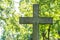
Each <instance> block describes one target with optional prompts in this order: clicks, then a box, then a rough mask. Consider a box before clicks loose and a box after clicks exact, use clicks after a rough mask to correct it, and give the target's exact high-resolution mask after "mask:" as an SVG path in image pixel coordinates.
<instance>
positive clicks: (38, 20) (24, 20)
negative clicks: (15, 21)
mask: <svg viewBox="0 0 60 40" xmlns="http://www.w3.org/2000/svg"><path fill="white" fill-rule="evenodd" d="M38 13H39V5H38V4H33V17H20V19H19V23H20V24H33V38H32V40H39V27H38V25H39V24H52V21H53V19H52V18H51V17H39V16H38V15H39V14H38Z"/></svg>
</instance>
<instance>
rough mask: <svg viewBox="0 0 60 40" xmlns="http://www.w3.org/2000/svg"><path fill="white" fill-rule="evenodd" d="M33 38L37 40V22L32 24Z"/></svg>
mask: <svg viewBox="0 0 60 40" xmlns="http://www.w3.org/2000/svg"><path fill="white" fill-rule="evenodd" d="M33 40H39V28H38V24H36V23H35V24H33Z"/></svg>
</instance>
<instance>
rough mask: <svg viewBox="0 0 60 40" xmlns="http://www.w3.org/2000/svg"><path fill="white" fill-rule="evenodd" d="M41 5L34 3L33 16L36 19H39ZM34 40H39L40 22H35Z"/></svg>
mask: <svg viewBox="0 0 60 40" xmlns="http://www.w3.org/2000/svg"><path fill="white" fill-rule="evenodd" d="M38 9H39V5H38V4H34V5H33V18H34V19H35V21H38V13H39V10H38ZM33 40H39V27H38V22H36V23H34V24H33Z"/></svg>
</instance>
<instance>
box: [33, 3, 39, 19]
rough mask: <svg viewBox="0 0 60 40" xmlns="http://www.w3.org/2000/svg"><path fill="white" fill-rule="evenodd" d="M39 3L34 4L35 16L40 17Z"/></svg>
mask: <svg viewBox="0 0 60 40" xmlns="http://www.w3.org/2000/svg"><path fill="white" fill-rule="evenodd" d="M38 13H39V4H34V5H33V17H34V18H35V17H39V14H38Z"/></svg>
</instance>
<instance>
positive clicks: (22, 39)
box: [0, 0, 60, 40]
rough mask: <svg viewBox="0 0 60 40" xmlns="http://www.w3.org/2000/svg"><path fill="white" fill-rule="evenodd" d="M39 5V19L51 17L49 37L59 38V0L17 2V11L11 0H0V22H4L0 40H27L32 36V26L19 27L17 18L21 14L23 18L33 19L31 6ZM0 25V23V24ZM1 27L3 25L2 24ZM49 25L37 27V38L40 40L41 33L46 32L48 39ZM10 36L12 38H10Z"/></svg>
mask: <svg viewBox="0 0 60 40" xmlns="http://www.w3.org/2000/svg"><path fill="white" fill-rule="evenodd" d="M36 3H38V4H39V16H40V17H53V22H54V24H53V25H51V27H50V36H51V37H52V38H54V39H55V38H60V36H59V35H58V30H59V31H60V29H59V28H60V21H57V20H60V0H21V1H20V2H19V7H18V9H19V11H20V13H18V12H16V10H15V9H14V1H13V0H0V20H3V21H4V22H5V25H4V26H3V28H4V30H5V31H4V33H3V36H2V38H3V39H5V40H18V39H19V40H28V39H30V38H31V37H32V36H31V35H32V29H33V26H32V25H31V24H25V25H23V24H22V25H20V24H19V17H21V15H22V14H23V15H24V17H33V15H32V14H33V4H36ZM0 24H1V23H0ZM2 25H3V24H2ZM49 26H50V25H49V24H46V25H42V24H40V25H39V32H40V33H39V36H40V39H41V40H42V35H41V34H42V33H43V32H46V38H48V28H49ZM11 36H12V37H11Z"/></svg>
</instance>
